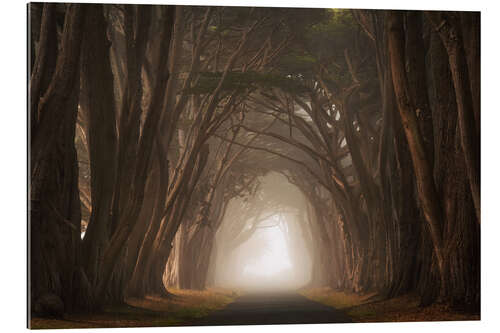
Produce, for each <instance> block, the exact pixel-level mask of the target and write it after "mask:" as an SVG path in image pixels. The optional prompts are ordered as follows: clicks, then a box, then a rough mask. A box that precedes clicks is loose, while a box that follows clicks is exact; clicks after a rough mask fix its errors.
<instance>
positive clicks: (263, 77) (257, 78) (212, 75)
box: [187, 71, 306, 94]
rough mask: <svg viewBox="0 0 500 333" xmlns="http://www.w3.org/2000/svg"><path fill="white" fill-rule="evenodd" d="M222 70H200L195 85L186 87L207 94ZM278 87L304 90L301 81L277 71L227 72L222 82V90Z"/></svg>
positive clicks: (214, 86)
mask: <svg viewBox="0 0 500 333" xmlns="http://www.w3.org/2000/svg"><path fill="white" fill-rule="evenodd" d="M222 74H223V73H222V72H201V73H200V77H199V79H198V80H197V83H196V85H195V86H193V87H191V88H190V89H187V93H189V94H209V93H211V92H213V91H214V90H215V88H216V87H217V86H218V85H219V82H220V80H221V79H222ZM270 88H280V89H282V90H284V91H288V92H303V91H305V90H306V88H305V86H303V85H302V83H301V81H300V80H298V79H297V78H294V77H292V76H291V75H282V74H279V73H259V72H255V71H249V72H240V71H233V72H229V73H228V74H227V76H226V77H225V79H224V82H223V83H222V91H228V90H239V91H244V90H252V89H270Z"/></svg>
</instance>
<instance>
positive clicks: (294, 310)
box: [189, 291, 352, 325]
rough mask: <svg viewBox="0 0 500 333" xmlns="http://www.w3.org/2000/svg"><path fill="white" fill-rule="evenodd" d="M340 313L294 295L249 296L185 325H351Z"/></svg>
mask: <svg viewBox="0 0 500 333" xmlns="http://www.w3.org/2000/svg"><path fill="white" fill-rule="evenodd" d="M351 322H352V320H351V319H350V318H349V317H348V316H347V315H346V314H344V313H343V312H342V311H340V310H337V309H335V308H332V307H329V306H326V305H323V304H320V303H317V302H314V301H311V300H309V299H307V298H306V297H304V296H302V295H300V294H298V293H297V292H295V291H280V292H252V293H248V294H246V295H243V296H241V297H238V298H237V299H236V300H235V301H234V302H233V303H230V304H229V305H227V306H226V307H225V308H224V309H221V310H218V311H215V312H213V313H212V314H210V315H208V316H207V317H204V318H201V319H200V320H198V321H196V322H194V323H190V324H189V325H270V324H314V323H351Z"/></svg>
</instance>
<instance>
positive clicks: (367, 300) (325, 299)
mask: <svg viewBox="0 0 500 333" xmlns="http://www.w3.org/2000/svg"><path fill="white" fill-rule="evenodd" d="M301 294H302V295H304V296H306V297H307V298H309V299H311V300H313V301H316V302H319V303H323V304H325V305H328V306H332V307H335V308H337V309H340V310H343V311H344V312H345V313H346V314H347V315H348V316H350V317H351V318H352V319H353V321H355V322H358V323H368V322H411V321H450V320H462V321H463V320H480V315H479V314H474V313H465V312H459V311H456V310H453V309H451V308H450V307H449V306H447V305H445V304H434V305H431V306H428V307H419V306H418V304H419V300H418V297H417V296H416V295H404V296H400V297H396V298H392V299H388V300H376V295H375V294H366V295H358V294H354V293H348V292H342V291H335V290H332V289H331V288H314V289H307V290H302V291H301Z"/></svg>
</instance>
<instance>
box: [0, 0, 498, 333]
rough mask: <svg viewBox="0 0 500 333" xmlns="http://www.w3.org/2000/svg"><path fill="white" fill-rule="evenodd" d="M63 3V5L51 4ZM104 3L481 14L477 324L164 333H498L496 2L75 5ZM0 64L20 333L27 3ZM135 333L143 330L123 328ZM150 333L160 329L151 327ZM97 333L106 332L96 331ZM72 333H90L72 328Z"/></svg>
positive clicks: (6, 292) (9, 311)
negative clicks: (479, 310)
mask: <svg viewBox="0 0 500 333" xmlns="http://www.w3.org/2000/svg"><path fill="white" fill-rule="evenodd" d="M54 2H62V1H57V0H56V1H54ZM80 2H104V3H113V2H114V3H153V4H169V3H170V4H172V3H176V4H179V3H181V4H186V5H253V6H281V7H335V8H376V9H387V8H392V9H433V10H440V9H441V10H442V9H453V10H481V11H482V50H481V51H482V59H481V60H482V64H481V66H482V78H483V80H482V90H481V94H482V172H481V177H482V179H483V182H482V187H483V191H482V198H483V200H482V226H481V227H482V265H483V269H482V290H483V292H482V300H483V301H482V314H481V316H482V320H481V321H480V322H446V323H433V322H426V323H394V324H337V325H333V326H332V325H321V324H320V325H275V326H238V327H233V326H231V327H204V328H199V327H188V328H167V329H168V330H169V331H174V332H181V331H182V332H188V331H189V332H191V331H193V330H196V331H197V332H202V331H203V332H230V331H233V330H234V329H237V330H238V331H239V332H254V331H256V330H259V331H261V330H262V331H271V330H272V331H276V332H287V333H288V332H302V331H306V330H315V331H316V330H317V331H319V332H328V331H332V330H335V331H338V332H345V331H349V332H351V331H352V332H361V331H368V330H369V331H376V332H400V331H402V330H404V331H409V332H413V331H415V332H416V331H419V332H421V331H422V330H425V331H438V330H440V331H441V330H450V331H457V332H468V333H470V332H471V331H476V330H481V331H482V330H485V331H490V330H491V331H499V330H498V328H499V327H497V323H498V319H497V318H498V313H499V311H498V308H499V305H498V301H499V300H498V296H499V293H498V290H499V289H498V284H499V283H500V276H499V274H498V273H499V269H498V263H497V262H498V256H497V255H496V253H497V251H498V246H497V244H498V243H499V241H498V235H499V234H500V233H499V231H500V230H499V225H500V221H499V219H498V212H497V210H496V208H497V207H496V206H498V203H497V200H496V194H497V192H498V191H499V190H500V184H499V182H498V170H499V168H498V166H499V164H498V161H499V152H500V149H499V144H500V139H499V135H498V133H500V131H499V124H500V117H499V114H500V111H499V110H498V106H497V104H498V101H497V98H496V97H497V96H498V95H499V94H498V88H497V87H498V86H499V85H500V84H499V82H498V81H499V79H500V75H499V74H500V73H499V64H498V58H499V55H500V50H499V46H498V45H499V41H500V39H499V37H498V32H499V31H500V29H499V28H500V27H499V23H498V22H499V21H500V17H499V16H498V14H497V13H498V10H499V9H500V8H499V7H500V6H499V5H498V2H495V1H485V0H484V1H483V0H476V1H470V0H468V1H458V0H455V1H450V0H447V1H436V0H434V1H432V0H419V1H412V2H410V1H404V2H403V1H395V0H378V1H368V0H365V1H361V0H338V1H326V0H308V1H304V0H301V1H290V0H274V1H272V2H271V1H268V0H267V1H266V0H239V1H234V0H218V1H206V0H200V1H191V0H182V1H155V0H149V1H140V0H136V1H106V0H105V1H80ZM0 13H1V14H0V15H1V19H0V24H1V29H0V41H1V42H2V51H1V52H0V56H1V60H0V66H1V68H2V70H1V72H0V73H1V90H0V91H1V96H2V97H1V98H0V101H1V107H0V115H1V116H2V119H1V120H2V121H1V122H0V124H1V125H2V126H1V130H0V136H1V137H0V145H1V146H0V153H1V156H2V161H1V162H0V166H1V169H0V177H1V182H0V187H1V196H0V208H1V209H0V216H1V222H2V226H3V228H2V229H1V233H0V254H1V259H2V260H1V261H0V264H1V265H2V266H1V267H2V273H1V275H0V276H1V282H0V286H1V293H0V304H1V310H0V314H1V316H0V317H1V318H2V320H1V321H0V326H1V327H2V329H7V330H6V331H14V332H17V331H22V330H24V329H25V327H26V126H27V119H26V4H25V3H24V2H22V1H16V2H9V3H8V4H6V2H2V5H1V10H0ZM130 330H131V331H134V332H138V331H140V330H143V329H130ZM151 330H156V331H159V330H165V328H157V329H151ZM100 331H102V332H107V331H109V330H108V329H104V330H100ZM78 332H95V331H90V330H86V329H83V330H79V331H78Z"/></svg>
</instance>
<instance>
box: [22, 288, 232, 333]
mask: <svg viewBox="0 0 500 333" xmlns="http://www.w3.org/2000/svg"><path fill="white" fill-rule="evenodd" d="M169 291H170V292H172V293H174V294H175V295H177V297H175V298H173V299H166V298H163V297H159V296H147V297H146V298H144V299H134V298H131V299H127V300H126V304H122V305H119V306H113V307H109V308H105V309H104V310H103V311H101V312H99V313H92V314H71V315H70V314H68V315H65V316H64V318H63V319H50V318H32V319H31V328H33V329H57V328H97V327H106V328H110V327H152V326H179V325H186V324H189V323H192V322H194V321H196V320H197V319H198V318H201V317H204V316H206V315H207V314H209V313H210V312H212V311H215V310H218V309H221V308H223V307H225V306H226V305H227V304H229V303H230V302H232V301H233V300H234V298H236V296H237V294H236V293H234V292H233V291H228V290H223V289H209V290H203V291H197V290H182V289H169Z"/></svg>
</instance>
